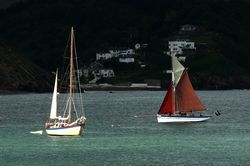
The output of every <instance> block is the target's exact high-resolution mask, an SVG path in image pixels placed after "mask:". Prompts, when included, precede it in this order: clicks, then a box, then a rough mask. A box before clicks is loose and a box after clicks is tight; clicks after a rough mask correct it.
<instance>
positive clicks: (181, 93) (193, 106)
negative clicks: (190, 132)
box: [157, 53, 211, 123]
mask: <svg viewBox="0 0 250 166" xmlns="http://www.w3.org/2000/svg"><path fill="white" fill-rule="evenodd" d="M170 56H171V62H172V70H171V71H170V73H171V74H172V82H171V85H170V86H169V88H168V91H167V94H166V96H165V98H164V100H163V102H162V105H161V107H160V110H159V112H158V114H157V121H158V123H170V122H201V121H206V120H208V119H209V118H210V117H211V116H204V115H202V114H201V113H200V115H199V116H197V115H195V114H193V113H194V112H196V111H204V110H206V107H205V106H204V105H203V104H202V103H201V101H200V99H199V98H198V96H197V95H196V93H195V91H194V89H193V86H192V84H191V81H190V79H189V76H188V72H187V70H186V69H185V68H184V66H182V64H181V63H180V62H179V61H178V59H177V57H176V56H175V54H174V53H171V55H170Z"/></svg>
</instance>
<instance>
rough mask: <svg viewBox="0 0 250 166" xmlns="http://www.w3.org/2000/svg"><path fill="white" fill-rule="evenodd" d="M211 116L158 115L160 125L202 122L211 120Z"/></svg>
mask: <svg viewBox="0 0 250 166" xmlns="http://www.w3.org/2000/svg"><path fill="white" fill-rule="evenodd" d="M210 117H211V116H167V115H159V114H158V115H157V121H158V123H173V122H174V123H176V122H180V123H181V122H202V121H206V120H208V119H210Z"/></svg>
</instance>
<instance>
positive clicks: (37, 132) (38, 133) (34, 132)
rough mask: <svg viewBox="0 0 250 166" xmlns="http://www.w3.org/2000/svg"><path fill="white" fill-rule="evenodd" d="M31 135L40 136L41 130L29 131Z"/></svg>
mask: <svg viewBox="0 0 250 166" xmlns="http://www.w3.org/2000/svg"><path fill="white" fill-rule="evenodd" d="M30 133H31V134H37V135H42V134H43V131H42V130H38V131H31V132H30Z"/></svg>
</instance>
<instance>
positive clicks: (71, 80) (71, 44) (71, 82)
mask: <svg viewBox="0 0 250 166" xmlns="http://www.w3.org/2000/svg"><path fill="white" fill-rule="evenodd" d="M73 44H74V29H73V27H72V28H71V35H70V64H69V68H70V69H69V70H70V71H69V98H70V102H69V122H70V121H71V104H72V100H73V99H72V88H73Z"/></svg>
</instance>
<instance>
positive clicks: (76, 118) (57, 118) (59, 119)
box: [45, 27, 86, 136]
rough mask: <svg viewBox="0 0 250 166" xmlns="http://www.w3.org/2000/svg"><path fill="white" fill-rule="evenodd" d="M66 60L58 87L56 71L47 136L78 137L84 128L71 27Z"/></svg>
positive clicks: (84, 120)
mask: <svg viewBox="0 0 250 166" xmlns="http://www.w3.org/2000/svg"><path fill="white" fill-rule="evenodd" d="M68 59H69V63H67V64H68V65H67V67H66V68H65V70H63V71H62V73H63V74H62V77H61V79H60V81H59V82H60V86H59V84H58V70H57V71H56V77H55V84H54V91H53V97H52V104H51V111H50V117H49V119H48V121H47V122H46V123H45V129H46V132H47V134H48V135H55V136H75V135H80V134H81V132H82V130H83V128H84V126H85V122H86V118H85V116H84V110H83V102H82V93H81V88H80V79H79V73H78V63H77V55H76V47H75V37H74V29H73V27H72V29H71V34H70V56H69V58H68ZM58 89H60V90H61V91H58ZM59 92H60V94H59ZM59 114H60V115H59Z"/></svg>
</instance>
